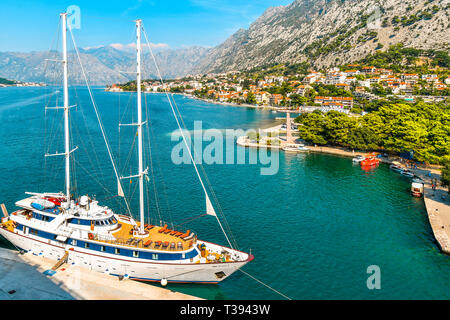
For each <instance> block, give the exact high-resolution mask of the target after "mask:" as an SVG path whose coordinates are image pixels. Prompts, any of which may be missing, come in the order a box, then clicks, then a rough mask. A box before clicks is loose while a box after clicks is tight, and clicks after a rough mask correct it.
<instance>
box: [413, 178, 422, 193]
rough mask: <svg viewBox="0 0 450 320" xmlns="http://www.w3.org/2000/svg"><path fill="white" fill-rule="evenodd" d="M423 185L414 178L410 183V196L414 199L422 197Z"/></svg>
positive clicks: (419, 180)
mask: <svg viewBox="0 0 450 320" xmlns="http://www.w3.org/2000/svg"><path fill="white" fill-rule="evenodd" d="M423 185H424V182H423V180H422V179H419V178H414V179H413V180H412V182H411V194H412V195H413V196H414V197H418V198H420V197H422V196H423Z"/></svg>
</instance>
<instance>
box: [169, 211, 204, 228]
mask: <svg viewBox="0 0 450 320" xmlns="http://www.w3.org/2000/svg"><path fill="white" fill-rule="evenodd" d="M207 215H208V214H207V213H203V214H200V215H198V216H196V217H194V218H190V219H189V220H188V221H185V222H183V223H179V224H176V225H175V226H173V227H172V229H175V227H180V226H182V225H183V224H186V223H188V222H192V221H194V220H197V219H198V218H201V217H204V216H207Z"/></svg>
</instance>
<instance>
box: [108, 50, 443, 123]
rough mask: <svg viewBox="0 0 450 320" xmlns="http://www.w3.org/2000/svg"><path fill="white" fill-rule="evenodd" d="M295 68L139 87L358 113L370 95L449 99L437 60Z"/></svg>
mask: <svg viewBox="0 0 450 320" xmlns="http://www.w3.org/2000/svg"><path fill="white" fill-rule="evenodd" d="M421 61H422V60H421V59H418V60H417V62H416V63H417V64H418V65H419V66H420V63H421ZM422 63H423V62H422ZM303 67H304V66H303ZM289 68H291V69H293V70H295V71H300V72H299V73H293V74H289V72H286V71H287V70H288V71H289ZM301 69H302V65H301V64H300V65H295V66H294V67H292V66H289V65H274V66H270V67H265V68H258V69H257V70H251V71H244V72H237V71H232V72H226V73H218V74H205V75H196V76H187V77H184V78H179V79H174V80H165V81H164V82H163V83H161V82H160V81H159V80H145V81H144V82H143V87H142V90H143V91H144V92H172V93H183V94H187V95H192V96H194V97H196V98H201V99H205V100H210V101H216V102H220V103H231V104H237V105H244V104H246V105H252V106H260V107H265V106H270V107H292V108H298V107H305V108H306V107H309V108H313V109H319V110H321V111H323V112H327V111H330V110H335V111H339V112H344V113H355V114H361V113H363V112H364V111H365V110H366V109H367V105H368V104H370V102H373V101H376V100H388V99H401V100H404V101H407V102H416V101H424V102H428V103H448V102H449V101H450V76H449V72H448V69H447V68H442V67H439V66H437V67H435V68H423V67H416V68H415V69H416V70H418V72H404V71H394V70H393V69H388V68H380V67H375V66H373V65H364V64H362V63H354V64H347V65H344V66H341V67H333V68H328V69H324V70H320V71H319V70H313V69H305V70H304V71H303V72H301ZM396 69H398V68H396ZM433 71H435V72H433ZM283 73H284V74H283ZM286 73H288V74H287V75H285V74H286ZM106 90H107V91H112V92H121V91H135V90H136V83H135V82H134V81H130V82H128V83H125V84H113V85H111V86H108V87H107V88H106Z"/></svg>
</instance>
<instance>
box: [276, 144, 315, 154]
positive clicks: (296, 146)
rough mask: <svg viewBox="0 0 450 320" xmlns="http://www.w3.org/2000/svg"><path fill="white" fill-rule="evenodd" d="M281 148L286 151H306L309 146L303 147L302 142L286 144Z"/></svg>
mask: <svg viewBox="0 0 450 320" xmlns="http://www.w3.org/2000/svg"><path fill="white" fill-rule="evenodd" d="M282 150H284V151H286V152H307V151H309V148H308V147H305V145H303V144H288V145H286V146H285V147H283V148H282Z"/></svg>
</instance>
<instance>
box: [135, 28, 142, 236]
mask: <svg viewBox="0 0 450 320" xmlns="http://www.w3.org/2000/svg"><path fill="white" fill-rule="evenodd" d="M141 22H142V21H141V20H140V19H138V20H136V53H137V57H136V58H137V73H136V86H137V112H138V123H137V126H138V150H139V151H138V153H139V213H140V218H141V219H140V220H141V225H140V229H139V233H140V234H144V172H143V168H142V106H141V104H142V101H141Z"/></svg>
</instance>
